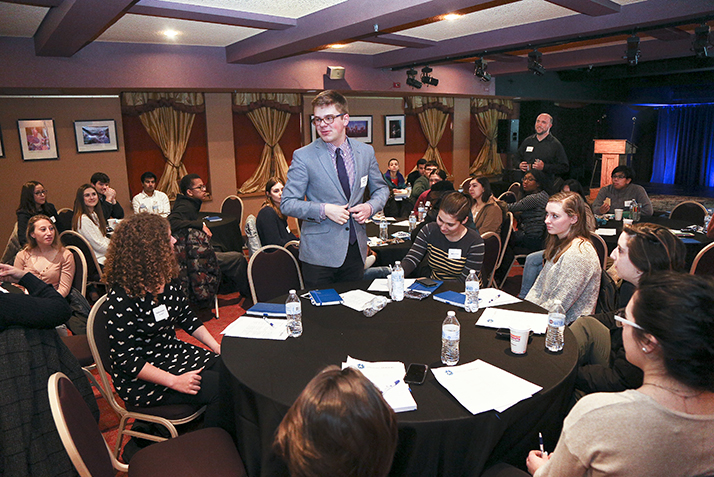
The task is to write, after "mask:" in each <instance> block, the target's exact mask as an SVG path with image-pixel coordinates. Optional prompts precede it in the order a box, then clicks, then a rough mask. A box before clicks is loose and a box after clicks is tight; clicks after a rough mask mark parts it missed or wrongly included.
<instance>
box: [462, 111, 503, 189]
mask: <svg viewBox="0 0 714 477" xmlns="http://www.w3.org/2000/svg"><path fill="white" fill-rule="evenodd" d="M471 115H472V122H474V123H475V126H476V128H477V129H478V131H479V132H480V135H481V136H482V137H483V141H482V144H481V146H480V148H479V149H478V152H476V156H475V158H474V160H473V162H472V163H471V165H470V167H469V174H470V175H476V176H490V175H496V174H500V173H501V171H502V170H503V164H502V162H501V156H500V154H498V152H497V147H496V146H497V142H498V120H499V119H508V118H509V117H511V116H512V115H513V101H511V100H510V99H486V98H471Z"/></svg>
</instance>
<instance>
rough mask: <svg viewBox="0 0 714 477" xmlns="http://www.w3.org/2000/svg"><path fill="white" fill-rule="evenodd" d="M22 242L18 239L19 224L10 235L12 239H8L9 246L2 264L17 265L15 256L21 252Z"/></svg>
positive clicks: (6, 248) (3, 255)
mask: <svg viewBox="0 0 714 477" xmlns="http://www.w3.org/2000/svg"><path fill="white" fill-rule="evenodd" d="M21 248H22V247H20V240H19V239H18V237H17V222H15V226H14V227H13V229H12V232H11V233H10V237H8V239H7V246H6V247H5V251H4V252H3V254H2V260H0V262H2V263H7V264H8V265H12V264H14V263H15V255H17V252H19V251H20V249H21Z"/></svg>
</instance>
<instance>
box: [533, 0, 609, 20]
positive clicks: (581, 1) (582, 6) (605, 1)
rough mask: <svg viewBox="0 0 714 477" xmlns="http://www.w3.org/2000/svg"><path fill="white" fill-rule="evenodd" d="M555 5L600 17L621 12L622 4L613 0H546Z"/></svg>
mask: <svg viewBox="0 0 714 477" xmlns="http://www.w3.org/2000/svg"><path fill="white" fill-rule="evenodd" d="M546 1H547V2H550V3H553V4H555V5H560V6H561V7H565V8H567V9H569V10H573V11H574V12H578V13H582V14H583V15H589V16H591V17H599V16H600V15H611V14H613V13H620V5H619V4H618V3H615V2H613V1H611V0H546Z"/></svg>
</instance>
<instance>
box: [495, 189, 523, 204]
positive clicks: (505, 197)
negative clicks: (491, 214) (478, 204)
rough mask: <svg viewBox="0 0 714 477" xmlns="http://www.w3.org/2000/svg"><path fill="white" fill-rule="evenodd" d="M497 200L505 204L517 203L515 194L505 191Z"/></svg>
mask: <svg viewBox="0 0 714 477" xmlns="http://www.w3.org/2000/svg"><path fill="white" fill-rule="evenodd" d="M498 200H502V201H504V202H505V203H506V204H515V203H516V202H518V197H517V196H516V194H515V193H513V192H511V191H510V190H507V191H506V192H504V193H503V194H501V195H499V196H498Z"/></svg>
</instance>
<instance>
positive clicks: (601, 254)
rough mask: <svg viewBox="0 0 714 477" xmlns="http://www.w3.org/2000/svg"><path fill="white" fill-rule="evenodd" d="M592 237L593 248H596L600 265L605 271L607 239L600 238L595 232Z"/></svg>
mask: <svg viewBox="0 0 714 477" xmlns="http://www.w3.org/2000/svg"><path fill="white" fill-rule="evenodd" d="M590 236H591V237H592V239H591V241H592V243H593V246H594V247H595V251H596V252H597V256H598V258H599V259H600V265H602V268H603V269H604V268H605V267H606V266H607V255H608V253H607V244H606V243H605V239H603V238H602V237H600V236H599V235H598V234H596V233H595V232H593V233H592V234H590Z"/></svg>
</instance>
